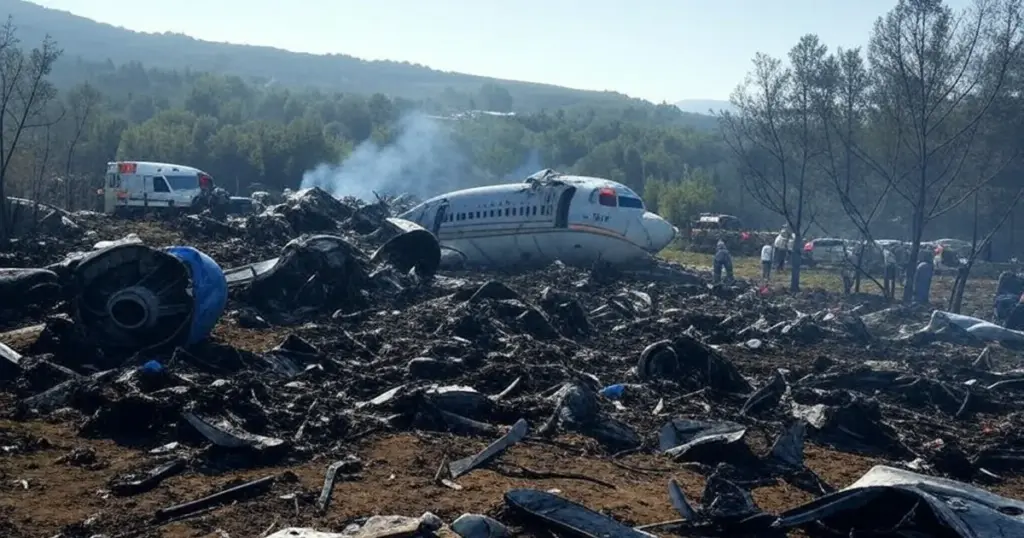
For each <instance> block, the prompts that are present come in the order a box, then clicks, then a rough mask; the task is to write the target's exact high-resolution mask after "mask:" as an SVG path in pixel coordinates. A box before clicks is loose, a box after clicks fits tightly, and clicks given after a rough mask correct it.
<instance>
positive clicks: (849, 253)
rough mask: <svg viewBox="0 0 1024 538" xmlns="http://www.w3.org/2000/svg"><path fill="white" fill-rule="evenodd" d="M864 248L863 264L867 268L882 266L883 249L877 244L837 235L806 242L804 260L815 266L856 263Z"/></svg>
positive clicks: (873, 268)
mask: <svg viewBox="0 0 1024 538" xmlns="http://www.w3.org/2000/svg"><path fill="white" fill-rule="evenodd" d="M862 249H864V258H863V260H862V262H863V266H864V268H865V269H867V270H869V271H870V270H875V269H878V268H880V267H882V263H883V256H882V249H881V248H880V247H879V246H877V245H876V244H871V243H866V242H864V241H853V240H850V239H839V238H835V237H822V238H818V239H812V240H810V241H808V242H807V243H805V244H804V249H803V257H802V259H803V261H804V263H806V264H807V265H809V266H811V267H813V266H816V265H828V266H838V265H841V264H843V263H847V262H849V263H856V261H857V260H858V259H859V257H860V253H861V250H862Z"/></svg>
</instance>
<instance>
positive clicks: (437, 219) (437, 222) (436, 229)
mask: <svg viewBox="0 0 1024 538" xmlns="http://www.w3.org/2000/svg"><path fill="white" fill-rule="evenodd" d="M447 216H448V200H441V205H439V206H438V207H437V213H435V214H434V226H433V227H432V228H430V232H431V233H433V234H434V236H437V235H438V234H440V233H441V223H443V222H444V219H445V217H447Z"/></svg>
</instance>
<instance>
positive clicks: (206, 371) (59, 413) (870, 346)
mask: <svg viewBox="0 0 1024 538" xmlns="http://www.w3.org/2000/svg"><path fill="white" fill-rule="evenodd" d="M393 210H394V207H393V203H392V204H389V203H388V202H387V201H384V200H381V201H378V203H376V204H372V205H356V204H354V203H352V202H351V201H340V200H336V199H334V198H332V197H330V196H329V195H327V194H326V193H324V192H323V191H319V190H318V189H312V190H307V191H300V192H298V193H295V194H293V195H292V196H290V197H289V198H288V199H287V200H286V201H285V202H284V203H282V204H279V205H276V206H271V207H270V208H268V209H266V210H265V211H263V212H262V213H259V214H252V215H247V216H245V217H238V218H227V219H226V220H221V219H218V218H214V217H213V216H212V215H210V214H208V213H207V214H199V215H188V216H184V217H181V218H178V219H175V220H169V221H167V222H165V223H162V224H161V226H166V227H167V228H169V229H174V230H177V231H178V232H179V233H180V234H181V237H184V238H186V239H187V240H188V242H189V244H190V245H191V246H167V245H147V244H144V243H143V241H142V240H140V239H139V237H138V236H136V235H127V236H126V237H123V238H121V239H119V240H117V241H105V242H99V243H98V244H97V243H96V241H95V239H96V238H97V236H96V233H95V229H96V228H97V227H100V226H109V227H115V228H116V229H124V230H128V229H130V223H125V222H106V221H105V220H104V219H105V217H100V216H97V215H89V214H78V215H69V214H63V213H59V212H54V213H53V214H52V215H51V214H50V213H47V215H48V216H47V217H46V218H45V219H44V222H45V223H46V228H45V231H44V232H45V233H43V234H41V235H36V236H33V238H32V239H31V240H26V241H25V242H24V243H23V244H22V245H16V248H17V249H19V250H18V251H19V252H20V254H21V256H22V257H21V258H18V259H21V260H30V261H31V260H39V261H40V262H43V263H40V264H39V266H38V267H28V268H26V267H12V268H9V269H0V305H2V306H0V323H2V324H3V327H4V329H6V330H7V332H5V333H3V334H2V335H0V388H2V392H3V393H6V394H7V395H8V396H9V398H7V399H5V400H4V401H7V402H12V405H10V406H9V407H8V408H5V409H3V413H4V414H5V415H6V416H7V418H10V419H13V420H32V419H36V418H48V419H49V420H58V421H62V422H70V423H73V424H75V425H76V427H77V428H78V435H79V436H82V437H87V438H106V439H113V440H115V441H116V442H118V443H119V444H123V445H127V446H132V447H135V448H137V449H138V450H139V451H143V452H145V453H147V454H148V455H149V464H147V465H145V466H143V467H140V468H138V469H134V470H131V471H130V472H126V473H119V474H116V475H112V476H110V477H109V483H108V485H109V493H110V494H111V495H114V496H121V497H130V496H134V495H140V494H143V493H145V492H147V491H150V490H153V489H156V488H160V487H162V485H161V484H162V482H163V481H164V480H166V479H167V478H169V477H172V476H175V475H179V474H183V473H193V472H198V471H199V470H201V469H211V468H215V469H218V470H219V471H221V472H233V471H238V470H242V469H245V470H252V469H259V468H264V467H266V468H270V467H278V468H280V467H281V466H282V465H288V464H291V463H299V462H303V461H308V460H310V459H312V458H317V457H320V458H326V459H327V460H330V463H329V464H327V465H326V472H325V477H324V484H323V487H322V489H319V490H317V491H309V492H300V493H298V494H297V493H295V491H296V486H295V477H294V476H293V475H290V473H287V472H286V473H284V474H267V475H266V476H263V477H261V478H258V479H256V480H248V481H241V482H239V483H238V484H236V485H234V486H233V487H230V488H227V489H224V490H222V491H217V492H213V493H210V494H208V495H206V496H202V495H197V496H196V498H195V499H194V500H193V501H190V502H187V503H184V504H180V505H174V506H166V507H163V508H161V509H160V510H158V511H156V512H155V513H154V514H153V516H152V519H151V520H148V521H139V522H137V523H136V526H135V528H134V529H133V531H132V532H134V533H135V534H131V533H128V534H127V535H141V534H144V533H145V532H147V529H148V530H152V529H153V528H154V527H158V526H160V525H162V524H165V523H166V522H168V521H173V520H177V519H181V518H187V517H190V516H192V515H194V514H197V513H203V512H206V511H209V510H215V509H216V507H218V506H221V505H223V504H225V503H230V502H246V499H249V498H252V497H258V496H261V495H268V494H271V493H272V492H273V493H274V494H278V495H284V496H283V497H282V498H285V497H287V496H288V495H290V496H291V497H288V498H290V499H293V500H294V504H295V510H296V513H299V511H302V510H308V511H310V512H311V513H324V512H327V511H329V510H330V506H331V504H332V502H339V501H338V500H337V499H334V500H333V501H332V499H333V493H332V492H333V489H334V487H335V484H336V483H337V482H339V481H347V480H360V479H361V478H360V472H361V469H362V465H363V463H362V462H361V461H360V460H359V458H357V457H356V456H355V455H354V454H353V453H352V452H350V451H349V450H348V449H347V447H348V446H350V445H351V444H352V443H355V442H358V440H359V439H361V438H364V437H366V436H369V435H377V434H387V433H392V432H402V431H414V432H428V431H433V432H443V433H446V434H452V435H455V436H466V437H478V438H485V439H488V440H489V441H488V442H489V443H490V444H489V445H488V446H487V447H486V448H485V449H483V450H481V451H472V450H465V451H464V453H462V454H458V455H457V456H453V458H452V459H451V460H450V461H449V460H448V459H447V458H446V459H445V460H444V461H439V462H435V463H434V464H435V465H438V466H439V468H438V470H437V473H436V476H435V481H436V482H437V483H438V484H442V485H444V486H445V487H447V488H449V489H451V490H459V489H461V488H462V486H461V485H460V484H459V480H460V478H462V477H464V476H465V475H467V474H469V473H472V472H474V470H477V469H480V468H484V467H493V466H495V465H500V464H501V461H502V458H503V454H504V453H505V452H506V451H508V450H509V449H510V447H513V446H514V445H516V444H517V443H534V444H541V445H544V444H546V443H554V442H555V441H554V439H555V438H556V436H558V435H559V434H563V433H571V434H574V435H579V436H583V437H587V438H590V439H592V440H593V442H594V443H596V446H599V447H601V450H603V451H604V452H605V453H606V454H607V457H608V458H612V459H614V458H615V457H617V456H618V455H620V454H624V453H629V452H637V451H644V452H652V453H659V454H661V455H662V456H663V457H664V459H665V462H666V465H676V466H679V468H680V469H683V468H685V469H688V470H690V471H695V472H698V473H700V474H702V475H704V476H705V477H706V487H705V490H704V493H703V495H702V496H701V502H700V503H699V504H698V503H696V502H695V501H694V500H693V499H688V498H687V496H686V495H685V494H684V493H683V491H682V489H681V488H680V486H679V485H678V484H677V483H676V482H675V481H674V480H673V481H670V482H669V483H667V484H666V490H665V496H666V499H668V500H669V501H670V502H671V504H672V506H674V507H675V508H676V510H677V511H678V513H679V519H678V520H674V521H667V522H647V523H648V524H647V525H641V526H639V527H634V526H630V525H626V524H624V523H621V522H618V521H616V520H615V519H612V518H610V517H608V516H607V515H604V514H601V513H598V512H596V511H594V510H591V509H589V508H587V507H585V506H582V505H580V504H577V503H576V502H574V501H573V500H571V499H569V498H566V497H563V496H560V495H558V494H557V493H553V492H549V491H546V490H544V489H543V488H544V486H543V485H542V484H543V481H542V480H541V479H543V478H548V477H558V478H565V479H575V480H589V481H592V482H595V483H597V484H599V485H600V486H602V487H607V488H609V489H614V488H615V487H616V485H615V484H613V483H607V482H603V481H601V480H600V479H597V478H594V477H589V476H582V475H573V474H571V473H555V472H538V471H536V470H530V469H526V468H522V467H520V468H519V471H520V472H521V476H523V477H525V478H527V479H530V478H534V479H537V480H538V482H537V488H538V489H513V490H509V491H507V492H506V493H505V495H504V499H500V500H499V499H495V503H496V504H497V503H501V504H503V506H504V508H503V509H502V510H500V511H499V512H498V513H496V514H491V515H493V516H496V517H497V519H495V518H494V517H489V516H488V515H482V514H464V515H462V516H461V517H458V518H456V519H453V520H452V521H450V522H445V521H442V520H441V519H440V518H438V517H437V516H434V515H433V514H430V513H427V514H423V515H422V516H418V517H408V516H397V515H396V516H374V517H371V518H369V519H367V520H361V521H358V522H355V523H354V524H353V525H351V526H350V528H348V529H333V530H334V531H336V532H326V531H323V530H321V531H315V530H313V529H305V528H279V529H267V532H266V533H264V534H263V535H264V536H268V535H269V536H273V537H275V538H290V537H294V538H300V537H306V538H314V537H315V538H328V537H340V536H364V537H370V536H379V537H383V536H413V535H448V536H451V535H452V534H451V533H455V534H457V535H460V536H465V537H469V536H472V537H497V536H508V535H510V533H517V534H531V533H534V532H537V533H538V534H537V535H545V534H544V533H545V532H550V533H555V534H558V535H573V536H615V537H618V536H623V537H626V536H650V535H652V534H654V535H680V536H691V535H705V536H707V535H711V536H747V535H749V536H772V535H778V536H784V535H786V533H787V532H788V531H789V530H792V529H803V530H804V531H805V532H807V533H810V534H811V535H828V536H853V535H858V536H859V535H860V534H858V533H861V532H864V533H873V534H871V535H872V536H957V537H960V536H962V537H968V536H970V537H974V536H1024V503H1021V502H1020V501H1016V500H1012V499H1008V498H1004V497H1000V496H998V495H995V494H993V493H990V492H988V491H986V489H985V488H986V487H987V486H991V485H994V484H998V483H999V482H1000V481H1002V480H1005V479H1007V478H1008V477H1012V476H1017V475H1019V474H1020V473H1021V472H1022V470H1024V451H1022V450H1021V448H1020V447H1021V446H1024V444H1022V443H1024V438H1022V435H1021V433H1020V424H1021V420H1022V413H1024V410H1022V409H1024V408H1022V403H1024V392H1022V390H1024V371H1017V370H1014V368H1013V365H1012V360H1010V359H1012V357H1013V356H1014V351H1013V350H1014V349H1015V344H1016V343H1017V339H1016V335H1010V337H1007V335H1006V334H1005V333H999V331H998V330H996V329H992V328H990V327H986V328H984V330H978V329H977V324H976V323H974V322H964V321H963V320H960V319H959V318H957V317H955V316H952V317H951V316H950V315H947V314H946V313H942V312H936V313H932V312H930V311H928V310H924V309H921V308H905V307H887V305H885V304H883V303H881V302H880V300H878V298H877V297H876V298H871V297H868V296H861V297H852V298H839V297H833V296H829V295H827V294H804V295H800V296H789V295H777V296H773V295H770V294H765V293H763V292H762V291H761V290H759V289H758V288H757V287H756V286H752V285H750V284H748V283H745V282H742V281H740V282H736V283H733V284H730V285H728V286H723V285H716V286H712V285H710V284H709V282H710V278H709V275H706V274H702V273H696V272H693V271H688V270H686V269H684V268H682V267H679V266H673V265H670V264H661V265H657V266H654V267H650V268H647V269H644V270H640V271H621V270H612V269H609V268H596V267H595V268H590V269H578V268H571V267H566V266H563V265H560V264H555V265H553V266H550V267H545V268H539V269H534V270H530V271H521V272H512V271H506V272H494V271H486V270H480V271H471V270H460V271H447V270H442V269H440V267H441V266H442V258H443V253H442V251H441V248H440V247H439V245H438V244H437V241H436V239H434V238H433V236H432V235H431V234H430V233H429V232H425V231H424V230H408V229H403V228H401V226H397V225H395V223H394V222H391V221H389V220H388V219H389V217H390V216H391V214H392V212H393ZM53 215H56V216H53ZM117 227H121V228H117ZM74 249H77V251H76V252H72V253H71V254H65V253H66V252H67V251H69V250H74ZM61 250H63V251H64V253H61V256H62V257H60V258H58V259H53V258H56V257H57V256H56V254H57V253H58V252H59V251H61ZM47 257H50V259H47ZM11 259H12V260H13V259H14V257H13V256H12V258H11ZM11 265H14V264H13V263H12V264H11ZM21 265H24V264H21ZM970 319H973V318H970ZM975 321H978V320H975ZM218 324H219V326H220V327H222V328H226V329H225V330H230V331H236V332H237V331H242V332H243V333H245V334H254V333H255V331H262V330H266V331H271V330H272V331H273V332H274V334H279V335H281V336H280V341H279V342H278V345H277V346H276V347H273V348H272V349H270V350H262V351H259V352H256V351H253V350H251V349H247V348H246V347H245V346H238V345H237V344H238V342H237V341H234V342H233V341H231V340H229V339H225V338H224V337H223V336H221V334H220V333H218V331H215V330H214V328H215V327H216V326H218ZM246 331H249V332H246ZM211 333H212V336H211ZM4 436H5V433H4V432H3V431H2V430H0V441H2V442H0V444H2V445H4V449H5V452H6V453H7V454H11V453H18V452H20V451H31V450H32V449H33V448H32V446H30V445H31V443H27V442H21V441H19V440H17V439H5V438H4ZM752 436H754V437H758V438H764V439H768V440H769V441H770V442H768V443H767V444H765V445H764V447H763V448H761V449H755V448H751V447H752V446H756V443H748V442H747V441H748V440H749V439H750V438H751V437H752ZM805 440H808V441H812V442H814V443H815V444H817V445H821V446H826V447H830V448H831V449H834V450H838V451H842V452H850V453H857V454H864V455H867V456H870V457H873V458H877V459H878V460H881V461H885V462H887V465H880V466H877V467H875V468H874V469H872V470H871V471H870V472H868V473H867V474H865V475H864V476H863V477H861V478H860V479H859V480H857V481H856V482H854V483H852V484H828V483H826V482H825V481H823V480H822V479H821V478H820V477H818V476H816V475H815V474H814V473H813V472H812V471H810V470H809V469H808V468H807V467H805V465H804V458H803V455H804V450H803V447H804V443H805ZM22 441H23V440H22ZM94 461H95V454H90V453H89V452H88V451H87V450H80V451H73V452H72V453H70V454H68V456H67V458H66V461H65V462H63V463H69V462H70V464H76V465H83V466H88V465H91V464H93V462H94ZM96 472H103V471H102V466H99V467H97V470H96ZM779 481H783V482H787V483H789V484H791V485H792V486H793V487H796V488H799V489H801V490H804V491H806V492H808V493H810V494H811V495H812V496H813V497H815V500H813V501H811V502H809V503H807V504H805V505H802V506H798V507H795V508H793V509H791V510H789V511H787V512H784V513H781V514H769V513H765V512H763V511H762V510H761V509H759V508H758V507H757V505H756V504H755V503H754V501H753V500H752V496H751V494H750V491H751V490H752V489H753V488H755V487H758V486H760V485H764V484H771V483H776V482H779ZM340 502H343V500H342V501H340ZM367 515H370V514H367ZM510 528H511V529H513V530H510ZM78 531H82V532H84V534H82V535H90V536H91V535H111V536H113V535H123V533H124V529H98V530H97V529H91V530H89V531H88V532H86V531H83V530H82V529H77V530H75V529H71V530H68V532H66V533H64V534H62V535H66V536H77V535H79V534H76V533H77V532H78ZM260 531H262V529H253V532H252V533H251V535H253V536H256V535H260ZM271 531H273V532H272V533H271ZM104 533H107V534H104ZM445 533H448V534H445ZM915 533H916V534H915Z"/></svg>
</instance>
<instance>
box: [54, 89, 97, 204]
mask: <svg viewBox="0 0 1024 538" xmlns="http://www.w3.org/2000/svg"><path fill="white" fill-rule="evenodd" d="M100 99H101V96H100V93H99V92H98V91H96V88H93V87H92V86H91V85H89V84H88V83H86V84H84V85H82V86H79V87H78V88H75V89H74V90H73V91H72V92H71V93H70V94H68V98H67V101H68V103H67V104H68V108H69V109H70V114H69V115H68V121H69V122H70V134H69V138H68V141H67V153H66V155H65V158H64V178H63V181H64V209H67V210H69V211H70V210H71V209H72V201H73V199H74V186H75V182H74V181H72V167H73V165H74V159H75V150H76V149H77V148H78V142H79V141H80V140H81V139H82V135H83V134H84V133H85V131H86V129H87V128H88V126H89V122H90V121H91V120H92V118H93V115H94V112H95V110H96V108H97V107H98V106H99V104H100Z"/></svg>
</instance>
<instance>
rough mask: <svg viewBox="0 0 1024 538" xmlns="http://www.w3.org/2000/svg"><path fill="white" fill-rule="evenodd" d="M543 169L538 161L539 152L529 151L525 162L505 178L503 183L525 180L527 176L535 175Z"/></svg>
mask: <svg viewBox="0 0 1024 538" xmlns="http://www.w3.org/2000/svg"><path fill="white" fill-rule="evenodd" d="M543 168H544V163H543V162H542V161H541V160H540V150H538V149H537V148H533V149H531V150H530V153H529V154H527V156H526V161H524V162H523V164H521V165H519V167H518V168H516V169H515V170H513V171H512V172H510V173H509V174H508V175H506V176H505V181H506V182H508V183H514V182H520V181H522V180H524V179H526V177H527V176H529V175H531V174H535V173H537V172H538V171H540V170H542V169H543Z"/></svg>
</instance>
